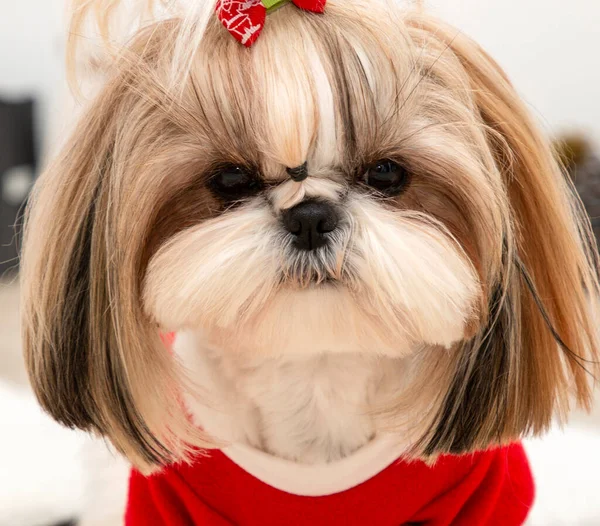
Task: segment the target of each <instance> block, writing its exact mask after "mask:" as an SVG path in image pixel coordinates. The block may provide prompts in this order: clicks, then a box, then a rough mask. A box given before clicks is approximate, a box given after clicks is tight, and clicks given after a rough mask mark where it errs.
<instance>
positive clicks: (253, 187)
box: [209, 165, 262, 200]
mask: <svg viewBox="0 0 600 526" xmlns="http://www.w3.org/2000/svg"><path fill="white" fill-rule="evenodd" d="M209 185H210V187H211V189H212V190H213V192H214V193H216V194H217V195H218V196H220V197H222V198H224V199H227V200H235V199H242V198H244V197H249V196H251V195H253V194H256V193H257V192H258V191H260V189H261V188H262V184H261V182H260V180H259V179H258V178H257V177H256V175H255V174H254V173H252V172H251V171H250V170H248V169H247V168H244V167H243V166H236V165H229V166H225V167H223V168H221V169H220V170H219V171H218V172H216V173H215V174H214V175H213V176H212V177H211V178H210V182H209Z"/></svg>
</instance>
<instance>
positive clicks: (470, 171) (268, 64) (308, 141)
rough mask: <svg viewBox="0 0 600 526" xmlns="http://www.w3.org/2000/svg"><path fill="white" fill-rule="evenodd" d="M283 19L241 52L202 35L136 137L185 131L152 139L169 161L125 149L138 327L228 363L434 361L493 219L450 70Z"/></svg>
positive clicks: (496, 180) (468, 314) (381, 31)
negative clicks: (139, 227)
mask: <svg viewBox="0 0 600 526" xmlns="http://www.w3.org/2000/svg"><path fill="white" fill-rule="evenodd" d="M291 7H292V8H291V9H287V8H285V9H281V10H279V11H278V12H276V13H274V14H273V15H271V16H270V17H269V21H270V22H271V24H269V25H270V26H271V27H268V26H267V28H266V30H265V31H266V32H267V33H266V38H265V39H264V40H263V41H262V42H260V41H259V42H258V43H257V44H256V45H255V46H253V48H252V49H251V52H248V50H246V49H244V48H242V47H241V46H239V45H236V42H235V41H233V40H232V39H231V38H228V37H229V35H228V34H227V33H226V32H223V31H222V28H221V27H220V26H218V25H217V24H215V27H210V28H209V30H208V35H207V38H206V44H205V45H202V46H200V48H199V50H198V54H197V56H196V57H195V58H194V62H193V65H192V69H191V72H190V76H189V78H188V82H187V85H186V86H185V88H184V99H183V101H181V102H179V103H177V104H179V107H178V108H172V111H171V113H170V114H168V113H165V112H164V110H161V109H159V110H156V111H155V114H154V115H152V116H151V117H148V119H149V122H148V127H147V129H143V128H142V129H140V130H139V131H138V133H139V134H141V136H142V137H143V135H144V134H149V135H151V136H152V137H151V138H150V139H146V141H153V140H155V138H154V137H153V135H154V134H155V133H156V130H157V129H159V128H162V129H165V128H166V127H167V124H166V121H167V120H168V119H170V118H172V115H173V112H177V111H181V112H182V111H186V115H189V116H191V118H193V120H191V121H190V122H188V123H186V124H185V125H184V126H178V127H174V126H173V127H172V130H171V132H170V133H167V132H161V135H163V140H165V142H166V143H167V144H169V148H168V149H166V150H165V149H164V148H160V147H159V149H158V151H154V149H153V148H148V147H145V146H142V147H141V151H139V155H140V157H141V158H143V159H144V163H145V165H149V166H151V167H152V168H151V170H152V172H153V173H156V172H158V174H159V175H158V176H157V177H159V178H160V179H158V180H157V179H155V180H153V181H152V183H150V176H148V173H147V172H148V170H147V169H146V168H145V166H141V167H139V166H132V167H131V169H129V170H127V171H126V172H125V173H124V174H123V177H125V178H128V179H132V180H134V181H139V184H140V185H143V186H147V185H150V184H151V185H152V186H153V187H154V188H152V190H154V194H155V195H156V199H157V201H156V203H153V204H151V205H150V209H152V210H153V211H156V212H157V213H156V217H155V219H154V221H153V223H151V224H149V225H148V231H149V233H150V236H151V237H153V238H154V240H153V242H152V247H153V248H152V249H151V257H150V261H149V266H148V270H147V275H146V279H145V280H144V289H145V291H144V301H145V304H146V309H147V312H148V313H149V315H151V316H152V317H153V318H154V319H155V320H157V321H158V322H159V324H160V325H161V326H162V327H166V328H168V329H172V330H177V329H181V328H182V327H185V328H202V329H203V330H204V331H206V332H207V333H208V334H209V335H210V337H211V338H213V339H216V340H217V341H218V343H219V344H220V345H221V346H222V347H223V348H225V349H228V350H230V351H231V352H234V351H237V352H254V353H285V352H294V353H298V352H305V353H306V352H323V351H363V352H373V353H386V354H390V355H392V356H402V355H406V354H407V353H409V352H412V351H414V350H415V349H418V348H421V347H423V346H424V345H441V346H444V347H450V346H451V345H452V344H453V343H455V342H457V341H460V340H462V339H463V338H464V337H465V334H466V333H467V332H468V331H469V330H470V329H471V328H472V327H473V325H474V324H476V323H477V319H478V317H479V315H480V314H481V308H482V303H484V302H482V293H483V290H484V289H486V288H487V285H488V282H490V281H492V282H493V280H495V279H496V276H494V273H495V272H497V269H498V268H499V265H500V255H501V254H500V252H501V251H500V248H501V246H502V239H503V236H504V233H503V228H504V226H503V221H504V220H506V219H507V218H506V217H503V215H504V214H505V213H506V211H505V210H503V207H505V202H504V200H503V197H502V194H501V192H500V188H501V181H500V178H501V174H500V172H499V171H498V169H497V167H496V165H495V164H494V161H493V157H492V153H491V151H490V148H489V146H488V144H487V140H486V136H485V130H484V129H483V127H482V125H481V121H480V117H479V116H478V115H477V113H476V108H474V106H473V104H472V100H470V98H469V97H464V96H463V97H462V98H461V96H460V95H459V96H457V95H456V91H457V90H459V89H460V84H459V81H460V80H461V79H455V78H452V75H453V73H452V70H453V69H455V68H456V66H457V65H456V64H453V63H452V61H450V63H448V62H449V61H448V60H447V58H443V57H440V54H441V53H443V49H428V50H427V51H426V52H423V53H420V50H419V49H418V48H417V47H416V45H415V44H414V43H413V42H411V41H410V40H408V39H407V35H406V34H405V32H404V31H399V30H397V29H396V27H395V26H394V25H393V24H391V23H390V22H386V21H381V20H378V19H377V18H375V17H372V16H371V17H369V18H366V19H365V20H364V22H363V23H362V25H361V28H360V33H359V34H356V35H355V36H351V35H353V33H354V31H353V26H352V23H353V21H352V20H350V21H347V22H346V24H344V23H343V22H344V21H343V15H341V14H340V16H342V22H341V23H340V24H339V25H338V27H337V28H335V31H329V30H328V19H327V18H323V17H316V16H315V17H307V16H306V14H305V13H303V12H301V11H299V10H298V9H295V8H293V6H291ZM334 9H335V7H332V8H331V10H332V11H334ZM330 16H332V17H333V16H335V13H331V14H330ZM386 24H389V27H385V25H386ZM382 26H383V27H382ZM213 33H215V34H213ZM382 35H385V38H382ZM438 58H441V59H442V60H444V61H445V67H441V66H439V63H438V65H437V66H438V68H437V70H436V74H439V75H443V76H444V77H442V78H436V77H435V76H434V75H428V71H427V70H428V69H429V68H430V67H431V66H432V64H433V63H434V61H435V60H436V59H438ZM261 79H264V82H261ZM166 80H167V79H165V81H166ZM140 106H142V107H145V106H146V103H145V102H141V105H140ZM142 107H140V111H143V108H142ZM153 119H154V120H155V121H156V122H152V120H153ZM163 123H164V124H163ZM140 142H142V143H144V142H145V141H144V139H143V138H142V139H141V141H140ZM174 144H176V145H185V148H186V151H185V153H183V154H182V152H181V148H182V147H183V146H179V147H176V148H172V147H171V145H174ZM136 149H138V150H139V149H140V148H136ZM156 158H158V159H159V161H155V160H154V159H156ZM156 162H159V163H160V167H157V166H154V165H155V163H156ZM148 189H149V190H150V189H151V188H148ZM167 222H168V225H167V224H166V223H167ZM154 247H156V250H155V249H154Z"/></svg>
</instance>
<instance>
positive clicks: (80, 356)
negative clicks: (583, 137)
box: [22, 0, 599, 525]
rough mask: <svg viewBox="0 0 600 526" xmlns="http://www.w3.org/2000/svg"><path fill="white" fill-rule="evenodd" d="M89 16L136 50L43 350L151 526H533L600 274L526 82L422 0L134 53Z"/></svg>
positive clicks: (42, 362) (36, 335) (584, 374)
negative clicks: (537, 443)
mask: <svg viewBox="0 0 600 526" xmlns="http://www.w3.org/2000/svg"><path fill="white" fill-rule="evenodd" d="M79 3H80V4H81V5H79V6H78V9H77V11H76V13H77V14H76V18H75V22H74V29H73V31H74V33H76V32H77V31H76V29H77V28H78V27H82V26H83V25H84V24H85V23H87V22H86V21H89V20H90V18H89V17H88V15H90V14H94V13H95V14H96V15H97V18H98V26H99V27H100V29H101V30H102V33H103V34H104V36H105V37H106V38H105V40H106V42H107V43H109V46H110V47H111V48H112V49H113V50H115V49H116V50H117V52H116V53H115V54H114V56H113V59H112V62H111V63H110V65H109V67H108V68H107V70H106V81H105V82H104V85H103V87H102V89H101V90H100V93H99V94H98V95H97V97H95V98H94V100H93V101H92V103H91V104H90V105H89V107H88V108H87V110H86V111H85V113H84V115H83V116H82V118H81V121H80V123H79V125H78V127H77V128H76V130H75V131H74V133H73V134H72V136H71V138H70V139H69V141H67V143H66V144H65V146H64V148H63V150H62V152H61V153H60V155H59V156H58V157H57V158H56V159H55V160H54V162H53V163H52V164H51V165H50V166H49V167H48V169H47V170H46V172H45V174H44V175H43V176H42V178H41V179H40V181H39V182H38V183H37V185H36V187H35V190H34V192H33V195H32V197H31V200H30V205H29V212H28V218H27V224H26V238H25V244H24V250H23V275H22V280H23V291H24V292H23V294H24V296H23V316H24V318H23V321H24V323H23V327H24V329H23V330H24V342H25V352H26V358H27V363H28V367H29V371H30V375H31V380H32V383H33V386H34V388H35V391H36V393H37V396H38V398H39V400H40V403H41V404H42V405H43V407H44V408H45V409H46V410H47V411H48V412H49V413H50V414H51V415H53V416H54V417H55V418H56V419H57V420H58V421H60V422H62V423H64V424H65V425H67V426H70V427H77V428H82V429H86V430H90V431H93V432H95V433H97V434H100V435H102V436H106V437H108V438H109V439H110V440H111V442H112V443H113V444H114V445H115V446H116V447H117V448H118V449H119V450H120V451H121V452H122V453H123V454H124V455H125V456H127V458H128V459H129V460H130V461H131V462H132V463H133V465H134V466H135V467H136V468H137V470H139V471H134V472H133V475H132V478H131V489H130V503H129V509H128V512H127V523H128V524H210V525H213V524H214V525H217V524H219V525H221V524H242V525H245V524H261V525H265V524H344V525H346V524H395V525H397V524H401V523H402V524H404V523H419V524H432V525H433V524H436V525H438V524H440V525H441V524H469V525H473V524H504V525H510V524H520V523H521V522H522V521H523V520H524V517H525V515H526V514H527V509H528V508H529V506H530V504H531V499H532V484H531V476H530V473H529V470H528V467H527V463H526V460H525V458H524V456H523V452H522V450H521V447H520V445H519V444H518V440H519V439H520V437H522V436H525V435H533V434H538V433H541V432H543V431H544V430H546V429H547V428H548V426H549V425H550V423H551V420H552V419H553V418H554V417H559V418H562V417H564V416H565V415H566V414H567V412H568V410H569V408H570V407H571V406H572V405H579V406H583V407H587V406H589V404H590V399H591V390H592V387H593V379H594V375H595V374H596V373H597V365H598V363H597V359H598V341H597V340H598V335H597V327H596V319H597V313H596V311H597V299H598V292H599V291H598V287H599V286H598V275H597V271H598V262H597V254H596V249H595V244H594V242H593V239H592V237H591V234H590V225H589V223H588V220H587V219H586V218H585V216H584V213H583V212H582V209H581V206H580V202H579V201H578V199H577V198H576V197H575V194H574V192H573V189H572V186H571V183H570V182H569V181H568V179H567V178H565V176H563V174H562V172H561V169H560V167H559V165H558V163H557V162H556V161H555V158H554V154H553V151H552V150H551V148H550V146H549V143H548V141H547V140H546V138H545V137H544V136H543V135H542V133H540V131H539V130H538V128H537V127H536V125H535V123H534V122H533V121H532V118H531V117H530V116H529V114H528V112H527V110H526V108H525V106H524V104H523V103H522V102H521V100H520V99H519V97H518V95H517V94H516V92H515V90H514V89H513V87H512V86H511V84H510V82H509V81H508V80H507V78H506V76H505V74H504V73H503V72H502V70H501V69H500V68H499V67H498V66H497V64H496V63H495V62H494V61H493V60H492V59H491V58H490V57H489V56H488V55H487V54H486V53H485V52H484V51H482V49H481V48H479V47H478V46H477V45H476V44H475V43H474V42H473V41H471V40H470V39H468V38H467V37H465V36H464V35H462V34H460V33H459V32H458V31H456V30H455V29H453V28H451V27H449V26H447V25H444V24H443V23H441V22H439V21H437V20H435V19H433V18H431V17H430V16H427V15H426V14H423V13H422V12H421V11H419V10H415V9H411V8H410V6H406V5H401V3H400V2H399V1H398V0H328V1H327V2H326V3H325V0H294V1H293V2H286V1H281V0H262V2H261V0H220V1H219V2H218V3H216V5H215V1H214V0H212V1H211V0H196V1H195V2H187V3H186V5H180V4H177V3H176V2H169V3H160V2H159V5H156V6H154V11H153V15H152V17H149V16H145V18H144V17H143V16H141V15H140V17H139V19H142V18H143V19H144V20H145V21H144V22H142V23H140V24H139V27H137V28H136V30H135V32H134V35H133V36H132V38H131V39H130V40H129V41H128V42H127V43H126V44H125V45H123V46H122V47H120V48H119V46H117V44H115V42H116V40H115V38H111V33H110V27H111V20H114V19H116V18H118V16H119V14H118V13H120V12H121V11H119V8H120V7H121V6H119V5H118V4H119V2H114V1H102V0H87V1H85V2H79ZM127 16H132V15H131V13H129V15H127ZM173 333H174V334H175V336H174V337H173ZM173 340H174V342H173ZM142 473H143V474H144V475H142ZM150 473H153V474H152V475H149V474H150ZM145 475H147V476H145Z"/></svg>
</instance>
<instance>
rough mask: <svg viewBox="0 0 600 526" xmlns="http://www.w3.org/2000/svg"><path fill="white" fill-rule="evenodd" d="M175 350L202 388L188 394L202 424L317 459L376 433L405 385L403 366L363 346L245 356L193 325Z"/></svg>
mask: <svg viewBox="0 0 600 526" xmlns="http://www.w3.org/2000/svg"><path fill="white" fill-rule="evenodd" d="M175 350H176V352H177V354H178V355H179V356H180V357H181V358H182V360H183V363H184V365H185V366H186V368H187V369H188V371H189V374H190V377H191V379H192V380H193V381H194V382H195V383H196V385H197V388H198V390H199V392H200V393H201V394H200V395H199V396H197V397H194V396H192V395H188V396H187V397H186V403H187V405H188V409H189V410H190V411H191V413H192V415H193V417H194V419H195V421H196V422H197V424H198V425H200V426H202V427H203V428H204V429H205V430H206V431H207V432H209V433H211V434H212V435H213V436H214V437H215V438H217V439H220V440H223V441H226V442H240V443H246V444H249V445H252V446H254V447H256V448H259V449H262V450H264V451H267V452H269V453H271V454H273V455H276V456H278V457H282V458H286V459H290V460H295V461H298V462H303V463H311V464H312V463H322V462H331V461H334V460H338V459H340V458H343V457H345V456H347V455H349V454H350V453H352V452H353V451H355V450H356V449H358V448H360V447H361V446H363V445H364V444H366V443H367V442H368V441H369V440H370V439H371V438H373V437H374V436H375V434H376V433H377V430H378V425H377V422H376V418H375V417H374V416H373V410H374V409H376V408H377V407H378V406H379V405H381V403H382V402H383V400H385V397H387V396H389V395H390V393H391V392H392V391H393V390H394V388H398V385H394V383H395V382H397V381H398V377H401V376H402V375H401V374H400V373H401V369H402V367H403V366H402V362H401V360H393V359H390V358H382V357H377V356H367V355H363V354H357V353H348V354H343V353H327V354H325V353H322V354H316V355H315V354H313V355H308V356H284V357H279V358H264V357H263V358H257V357H246V356H244V357H242V356H240V355H230V354H227V353H225V352H222V351H220V350H217V349H211V348H209V347H208V346H207V344H206V342H204V341H203V339H202V337H201V336H199V335H198V334H192V333H181V334H179V335H178V338H177V341H176V344H175ZM394 380H395V382H394Z"/></svg>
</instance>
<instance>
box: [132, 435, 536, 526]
mask: <svg viewBox="0 0 600 526" xmlns="http://www.w3.org/2000/svg"><path fill="white" fill-rule="evenodd" d="M533 494H534V488H533V480H532V477H531V472H530V469H529V465H528V462H527V458H526V457H525V452H524V451H523V447H522V446H521V445H520V444H514V445H511V446H508V447H504V448H500V449H492V450H489V451H484V452H479V453H474V454H472V455H466V456H443V457H441V458H440V459H439V460H438V461H437V462H436V464H435V465H434V466H433V467H428V466H427V465H425V464H424V463H423V462H420V461H414V462H408V461H404V460H402V459H400V460H398V461H396V462H394V463H392V464H390V465H388V466H387V467H385V468H384V469H383V470H382V471H380V472H379V473H377V474H375V475H374V476H372V477H371V478H369V479H368V480H366V481H364V482H362V483H359V484H358V485H356V486H354V487H351V488H349V489H345V490H343V491H340V492H337V493H332V494H328V495H325V496H316V497H315V496H300V495H295V494H291V493H287V492H285V491H282V490H280V489H276V488H274V487H272V486H270V485H268V484H266V483H265V482H262V481H261V480H259V479H258V478H256V477H254V476H253V475H251V474H250V473H248V472H247V471H245V470H244V469H242V468H241V467H240V466H239V465H238V464H236V463H235V462H234V461H232V460H231V459H230V458H229V457H228V456H226V455H225V454H224V453H223V452H221V451H213V452H211V453H210V454H208V455H206V456H199V457H198V458H197V459H196V461H195V462H194V464H193V465H174V466H170V467H168V468H166V469H165V470H164V471H162V472H160V473H158V474H155V475H152V476H150V477H144V476H142V475H141V474H140V473H138V472H137V471H133V472H132V474H131V480H130V488H129V502H128V506H127V512H126V520H125V523H126V525H127V526H142V525H143V526H155V525H156V526H159V525H168V526H184V525H186V526H187V525H201V526H226V525H227V526H230V525H238V526H271V525H273V526H276V525H277V526H280V525H285V526H305V525H306V526H336V525H343V526H365V525H369V526H370V525H376V526H399V525H409V524H410V525H416V524H419V525H421V524H422V525H425V524H426V525H427V526H444V525H453V526H463V525H464V526H479V525H486V526H487V525H498V526H513V525H514V526H516V525H520V524H523V522H524V521H525V518H526V516H527V513H528V511H529V509H530V508H531V505H532V502H533Z"/></svg>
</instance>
